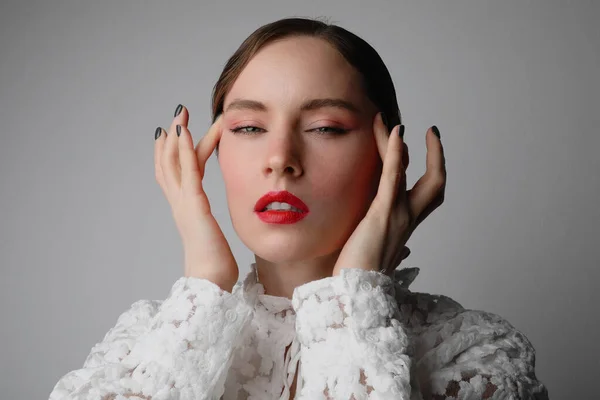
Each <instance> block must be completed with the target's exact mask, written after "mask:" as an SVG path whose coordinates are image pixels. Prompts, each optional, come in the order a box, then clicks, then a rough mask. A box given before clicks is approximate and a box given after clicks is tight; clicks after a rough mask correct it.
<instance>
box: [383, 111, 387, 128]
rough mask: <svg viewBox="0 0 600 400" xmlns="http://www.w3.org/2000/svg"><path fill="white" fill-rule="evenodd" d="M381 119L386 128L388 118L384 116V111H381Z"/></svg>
mask: <svg viewBox="0 0 600 400" xmlns="http://www.w3.org/2000/svg"><path fill="white" fill-rule="evenodd" d="M381 120H382V121H383V124H384V125H385V127H386V128H387V126H388V120H387V117H386V116H385V113H384V112H382V113H381Z"/></svg>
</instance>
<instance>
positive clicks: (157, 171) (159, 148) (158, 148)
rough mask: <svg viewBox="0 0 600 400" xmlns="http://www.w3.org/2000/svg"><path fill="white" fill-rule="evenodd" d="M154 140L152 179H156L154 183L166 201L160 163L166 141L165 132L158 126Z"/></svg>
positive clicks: (165, 190)
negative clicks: (156, 183)
mask: <svg viewBox="0 0 600 400" xmlns="http://www.w3.org/2000/svg"><path fill="white" fill-rule="evenodd" d="M156 135H159V136H158V138H157V137H156ZM154 138H155V139H154V177H155V178H156V182H158V186H160V188H161V189H162V191H163V193H164V195H165V196H166V197H167V199H168V196H167V194H168V192H167V188H166V186H165V178H164V176H163V171H162V166H161V162H160V161H161V157H162V152H163V149H164V147H165V141H166V140H167V132H166V131H165V130H164V129H163V128H161V127H160V126H159V127H158V128H156V131H155V132H154Z"/></svg>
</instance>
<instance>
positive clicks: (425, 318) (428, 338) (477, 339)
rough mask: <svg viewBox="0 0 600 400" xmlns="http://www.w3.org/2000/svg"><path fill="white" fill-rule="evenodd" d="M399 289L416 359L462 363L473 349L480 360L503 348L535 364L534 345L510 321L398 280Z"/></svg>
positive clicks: (397, 291)
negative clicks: (423, 291) (402, 283)
mask: <svg viewBox="0 0 600 400" xmlns="http://www.w3.org/2000/svg"><path fill="white" fill-rule="evenodd" d="M416 273H417V274H418V271H416ZM404 276H406V272H405V275H404ZM414 276H416V274H415V275H414ZM413 279H414V277H413ZM411 282H412V281H411ZM409 283H410V282H409ZM395 289H396V291H395V296H396V301H397V302H398V309H399V311H400V318H401V322H403V323H404V326H405V327H406V328H407V330H408V331H409V333H410V334H411V336H412V337H413V339H414V345H415V349H414V351H415V354H414V355H415V358H416V360H420V362H422V363H433V364H440V363H448V362H450V361H454V362H458V361H460V360H461V359H460V357H459V356H460V355H462V356H463V357H468V356H469V351H470V350H469V349H471V350H473V349H475V348H477V352H478V353H477V355H478V357H482V356H483V355H484V354H489V353H493V352H495V351H496V350H497V349H499V348H500V347H503V348H505V349H506V350H507V351H509V352H510V356H518V357H519V358H521V359H523V360H525V361H527V362H535V361H534V359H535V350H534V347H533V345H532V343H531V342H530V341H529V339H528V338H527V337H526V336H525V335H524V334H523V332H521V331H520V330H519V329H517V328H516V327H515V326H513V324H511V323H510V322H509V321H508V320H507V319H506V318H504V317H502V316H500V315H498V314H494V313H492V312H487V311H484V310H476V309H466V308H464V307H463V306H462V305H461V304H460V303H458V302H457V301H455V300H454V299H452V298H450V297H448V296H444V295H440V294H432V293H421V292H413V291H410V290H409V289H408V285H406V284H405V285H404V287H402V286H401V284H400V283H399V282H398V280H397V279H396V280H395ZM433 360H437V361H435V362H434V361H433Z"/></svg>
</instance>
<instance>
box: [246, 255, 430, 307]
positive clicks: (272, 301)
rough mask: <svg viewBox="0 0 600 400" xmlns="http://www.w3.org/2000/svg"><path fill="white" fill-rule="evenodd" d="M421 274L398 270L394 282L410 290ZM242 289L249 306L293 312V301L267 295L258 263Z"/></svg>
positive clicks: (394, 275) (415, 269) (405, 269)
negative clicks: (260, 278)
mask: <svg viewBox="0 0 600 400" xmlns="http://www.w3.org/2000/svg"><path fill="white" fill-rule="evenodd" d="M419 272H420V268H418V267H410V268H402V269H396V270H395V271H394V273H393V277H392V280H393V281H394V284H395V286H397V287H400V288H402V289H408V287H409V286H410V284H411V283H412V282H413V281H414V280H415V279H416V277H417V276H418V275H419ZM241 289H242V294H243V297H244V300H245V301H246V303H247V304H250V305H253V306H254V307H256V305H257V304H260V305H262V306H264V308H265V309H266V310H267V311H268V312H269V313H271V314H277V313H281V312H283V311H285V310H293V307H292V300H291V299H288V298H287V297H283V296H271V295H269V294H265V288H264V286H263V285H262V284H261V283H260V281H259V279H258V272H257V269H256V263H252V264H250V272H249V273H248V274H247V275H246V278H245V279H244V281H243V282H242V285H241Z"/></svg>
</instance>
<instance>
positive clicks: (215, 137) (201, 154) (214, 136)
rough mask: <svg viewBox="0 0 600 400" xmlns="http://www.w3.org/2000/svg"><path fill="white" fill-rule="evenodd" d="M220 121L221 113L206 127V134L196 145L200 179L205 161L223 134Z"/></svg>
mask: <svg viewBox="0 0 600 400" xmlns="http://www.w3.org/2000/svg"><path fill="white" fill-rule="evenodd" d="M222 121H223V114H221V115H219V117H218V118H217V119H216V120H215V122H214V123H213V124H212V125H211V126H210V128H209V129H208V132H207V133H206V135H205V136H204V137H203V138H202V139H201V140H200V142H199V143H198V145H197V146H196V157H197V159H198V165H199V169H200V179H202V178H204V169H205V166H206V161H207V160H208V158H209V157H210V155H211V154H212V152H213V151H214V149H215V147H216V146H217V143H219V140H221V136H222V135H223V126H222Z"/></svg>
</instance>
